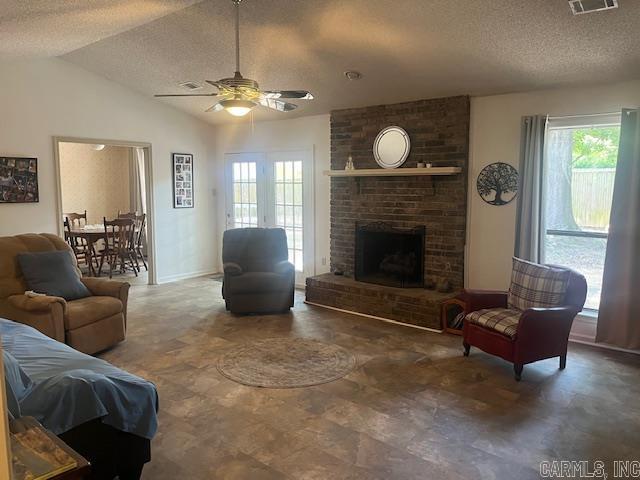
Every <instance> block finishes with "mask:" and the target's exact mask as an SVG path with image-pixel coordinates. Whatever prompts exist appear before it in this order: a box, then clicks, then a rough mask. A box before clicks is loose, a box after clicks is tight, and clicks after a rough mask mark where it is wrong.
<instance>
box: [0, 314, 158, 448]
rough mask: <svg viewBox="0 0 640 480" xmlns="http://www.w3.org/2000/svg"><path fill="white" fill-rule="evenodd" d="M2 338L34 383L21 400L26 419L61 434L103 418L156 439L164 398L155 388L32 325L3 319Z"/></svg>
mask: <svg viewBox="0 0 640 480" xmlns="http://www.w3.org/2000/svg"><path fill="white" fill-rule="evenodd" d="M0 336H1V337H2V348H3V349H5V350H6V351H7V352H9V353H10V354H11V355H12V356H13V357H15V359H16V360H17V361H18V363H19V365H20V368H21V369H22V370H23V371H24V373H26V375H28V377H29V378H30V379H31V382H32V383H31V385H29V388H28V391H24V389H23V393H22V395H21V398H19V407H20V413H21V415H25V416H32V417H35V418H36V419H37V420H38V421H39V422H40V423H42V425H44V426H45V427H46V428H47V429H49V430H51V431H52V432H54V433H56V434H60V433H64V432H66V431H68V430H70V429H72V428H74V427H76V426H78V425H80V424H82V423H85V422H88V421H90V420H94V419H96V418H101V419H102V421H103V422H104V423H105V424H107V425H110V426H112V427H114V428H116V429H118V430H121V431H124V432H129V433H133V434H135V435H138V436H141V437H144V438H148V439H151V438H153V436H154V435H155V433H156V430H157V428H158V419H157V416H156V413H157V411H158V393H157V391H156V387H155V385H153V384H152V383H151V382H148V381H146V380H143V379H142V378H140V377H136V376H135V375H131V374H130V373H127V372H125V371H123V370H120V369H119V368H116V367H114V366H113V365H111V364H109V363H107V362H105V361H104V360H100V359H98V358H94V357H91V356H89V355H85V354H84V353H80V352H78V351H77V350H74V349H73V348H71V347H69V346H68V345H65V344H63V343H60V342H57V341H55V340H53V339H51V338H49V337H47V336H46V335H44V334H42V333H40V332H39V331H38V330H36V329H34V328H31V327H29V326H27V325H22V324H20V323H16V322H12V321H10V320H5V319H0ZM7 381H8V379H7Z"/></svg>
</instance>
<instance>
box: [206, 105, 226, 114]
mask: <svg viewBox="0 0 640 480" xmlns="http://www.w3.org/2000/svg"><path fill="white" fill-rule="evenodd" d="M221 110H224V107H223V106H222V105H220V104H219V103H214V104H213V105H211V106H210V107H209V108H207V109H206V110H205V111H204V112H205V113H209V112H219V111H221Z"/></svg>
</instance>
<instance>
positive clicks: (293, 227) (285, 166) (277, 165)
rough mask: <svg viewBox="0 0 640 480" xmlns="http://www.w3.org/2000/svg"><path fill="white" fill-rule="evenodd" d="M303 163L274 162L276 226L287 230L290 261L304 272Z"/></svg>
mask: <svg viewBox="0 0 640 480" xmlns="http://www.w3.org/2000/svg"><path fill="white" fill-rule="evenodd" d="M302 175H303V173H302V161H299V160H294V161H284V162H274V178H275V201H276V205H275V210H276V226H277V227H281V228H284V229H285V232H286V234H287V245H288V248H289V261H290V262H291V263H293V264H294V265H295V267H296V270H298V271H303V270H304V264H303V251H304V250H303V238H302V226H303V220H304V219H303V215H304V213H303V191H302Z"/></svg>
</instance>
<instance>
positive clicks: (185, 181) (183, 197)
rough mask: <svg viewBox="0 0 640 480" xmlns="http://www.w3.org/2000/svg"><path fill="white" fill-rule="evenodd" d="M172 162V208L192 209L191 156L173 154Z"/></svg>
mask: <svg viewBox="0 0 640 480" xmlns="http://www.w3.org/2000/svg"><path fill="white" fill-rule="evenodd" d="M172 157H173V158H172V162H173V170H172V171H173V208H193V207H194V199H193V184H194V172H193V155H191V154H190V153H174V154H173V155H172Z"/></svg>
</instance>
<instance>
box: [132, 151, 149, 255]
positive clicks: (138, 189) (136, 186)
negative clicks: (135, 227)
mask: <svg viewBox="0 0 640 480" xmlns="http://www.w3.org/2000/svg"><path fill="white" fill-rule="evenodd" d="M144 157H145V149H144V148H132V149H131V156H130V161H129V185H130V187H129V189H130V205H131V211H132V212H136V213H138V214H141V213H145V214H146V213H147V195H146V185H145V169H144V165H145V162H144ZM146 223H148V219H147V222H145V231H144V232H143V233H142V251H143V253H144V254H145V255H146V254H147V234H146V230H147V226H146Z"/></svg>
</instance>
